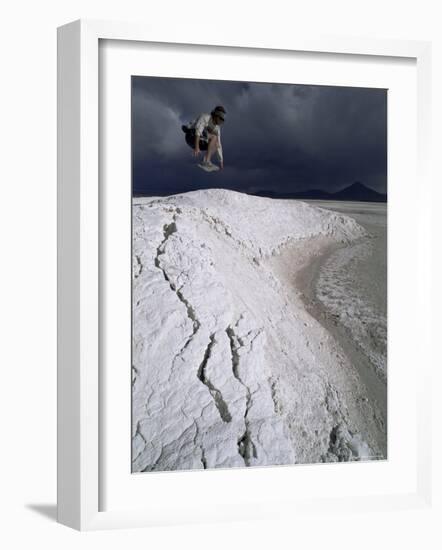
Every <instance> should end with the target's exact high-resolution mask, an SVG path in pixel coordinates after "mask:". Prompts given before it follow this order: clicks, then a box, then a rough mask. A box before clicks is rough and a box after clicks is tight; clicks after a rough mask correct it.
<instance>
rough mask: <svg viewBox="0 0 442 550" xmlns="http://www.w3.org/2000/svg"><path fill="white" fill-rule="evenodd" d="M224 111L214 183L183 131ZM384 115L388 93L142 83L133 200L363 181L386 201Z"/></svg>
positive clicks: (135, 96)
mask: <svg viewBox="0 0 442 550" xmlns="http://www.w3.org/2000/svg"><path fill="white" fill-rule="evenodd" d="M218 104H222V105H224V106H225V108H226V110H227V116H226V122H225V124H224V126H223V128H222V143H223V151H224V158H225V169H224V170H223V171H222V172H219V173H216V174H207V173H205V172H202V171H201V170H199V169H198V168H197V167H196V166H195V160H194V159H193V158H192V155H191V149H190V148H189V147H188V146H187V145H186V143H185V141H184V134H183V133H182V131H181V125H182V124H185V123H187V122H189V121H190V120H192V119H193V118H195V116H197V115H198V114H200V113H201V112H210V111H211V109H212V108H213V107H214V106H215V105H218ZM386 112H387V98H386V91H385V90H375V89H364V88H343V87H331V86H330V87H326V86H301V85H292V84H265V83H242V82H226V81H207V80H189V79H175V78H174V79H169V78H151V77H134V78H133V93H132V124H133V126H132V128H133V131H132V136H133V182H134V192H135V193H145V194H172V193H178V192H183V191H188V190H190V189H199V188H204V187H226V188H230V189H238V190H243V191H251V192H255V191H259V190H262V189H265V190H277V191H295V190H303V189H308V188H321V189H325V190H328V191H333V190H337V189H339V188H342V187H344V186H346V185H349V184H351V183H353V182H354V181H356V180H358V181H361V182H362V183H364V184H365V185H367V186H370V187H372V188H374V189H376V190H378V191H380V192H385V191H386V171H387V166H386V147H387V143H386V139H387V131H386Z"/></svg>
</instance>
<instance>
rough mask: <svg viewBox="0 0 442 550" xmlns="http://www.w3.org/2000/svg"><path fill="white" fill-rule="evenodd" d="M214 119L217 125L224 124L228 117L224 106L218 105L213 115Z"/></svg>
mask: <svg viewBox="0 0 442 550" xmlns="http://www.w3.org/2000/svg"><path fill="white" fill-rule="evenodd" d="M211 115H212V118H213V120H214V121H215V124H222V123H223V122H224V117H225V115H226V110H225V109H224V107H223V106H222V105H217V106H216V107H215V108H214V109H213V111H212V113H211Z"/></svg>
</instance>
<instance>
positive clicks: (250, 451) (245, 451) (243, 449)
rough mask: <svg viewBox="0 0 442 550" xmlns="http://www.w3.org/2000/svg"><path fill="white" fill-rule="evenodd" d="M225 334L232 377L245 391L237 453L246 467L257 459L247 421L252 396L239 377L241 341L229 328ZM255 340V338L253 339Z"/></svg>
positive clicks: (229, 327)
mask: <svg viewBox="0 0 442 550" xmlns="http://www.w3.org/2000/svg"><path fill="white" fill-rule="evenodd" d="M226 334H227V336H228V338H229V342H230V352H231V354H232V372H233V376H234V377H235V378H236V379H237V380H238V382H239V383H240V384H242V385H243V386H244V388H245V389H246V410H245V412H244V425H245V431H244V433H243V435H242V436H241V437H240V438H239V439H238V452H239V454H240V456H241V457H242V459H243V460H244V464H245V465H246V466H250V465H251V460H250V459H251V458H252V457H253V458H257V456H258V455H257V450H256V445H255V444H254V442H253V440H252V437H251V434H250V422H249V419H248V415H249V411H250V405H251V400H252V394H251V391H250V388H249V386H248V385H247V384H245V383H244V381H243V380H242V378H241V376H240V375H239V371H238V368H239V353H238V346H237V343H236V342H237V341H238V342H240V346H239V347H241V341H240V340H239V339H238V338H237V337H236V335H235V331H234V330H233V328H232V327H231V326H228V327H227V328H226ZM255 338H256V337H255Z"/></svg>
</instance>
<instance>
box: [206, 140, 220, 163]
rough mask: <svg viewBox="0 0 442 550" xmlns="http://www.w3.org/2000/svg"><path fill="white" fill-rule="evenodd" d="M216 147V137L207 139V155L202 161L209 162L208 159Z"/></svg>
mask: <svg viewBox="0 0 442 550" xmlns="http://www.w3.org/2000/svg"><path fill="white" fill-rule="evenodd" d="M217 145H218V138H217V136H211V137H210V138H209V146H208V147H207V153H206V155H205V157H204V160H205V161H206V162H211V161H210V159H211V158H212V155H213V153H214V152H215V151H216V148H217Z"/></svg>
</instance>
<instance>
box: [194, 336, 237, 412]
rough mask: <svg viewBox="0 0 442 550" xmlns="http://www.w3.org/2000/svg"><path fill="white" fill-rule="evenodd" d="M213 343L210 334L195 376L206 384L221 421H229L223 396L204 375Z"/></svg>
mask: <svg viewBox="0 0 442 550" xmlns="http://www.w3.org/2000/svg"><path fill="white" fill-rule="evenodd" d="M214 343H215V335H214V334H211V335H210V340H209V344H208V345H207V348H206V351H205V352H204V357H203V360H202V362H201V364H200V366H199V367H198V371H197V376H198V378H199V380H201V382H202V383H203V384H204V385H205V386H207V388H208V389H209V392H210V395H211V396H212V397H213V400H214V401H215V406H216V408H217V409H218V412H219V415H220V417H221V419H222V421H223V422H231V421H232V415H231V414H230V412H229V408H228V407H227V403H226V402H225V401H224V399H223V396H222V394H221V392H220V390H218V389H217V388H215V386H214V385H213V384H212V382H211V381H210V380H209V379H208V378H207V377H206V366H207V362H208V360H209V358H210V353H211V351H212V347H213V344H214Z"/></svg>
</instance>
